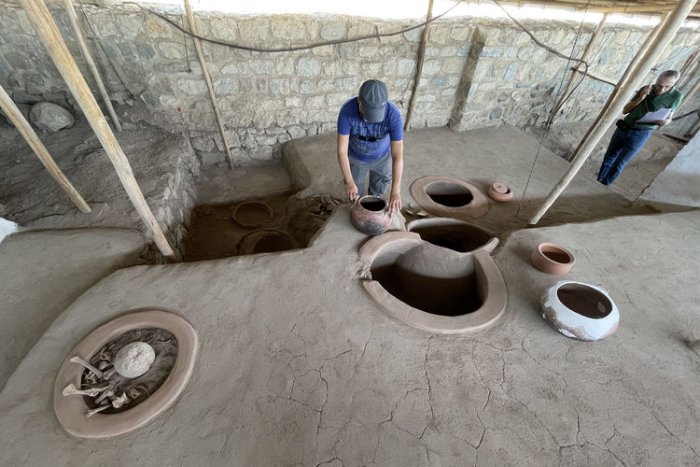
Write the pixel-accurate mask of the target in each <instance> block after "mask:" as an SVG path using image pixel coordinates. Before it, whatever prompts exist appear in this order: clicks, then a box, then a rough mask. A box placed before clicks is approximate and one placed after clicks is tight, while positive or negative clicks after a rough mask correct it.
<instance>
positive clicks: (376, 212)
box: [350, 196, 391, 235]
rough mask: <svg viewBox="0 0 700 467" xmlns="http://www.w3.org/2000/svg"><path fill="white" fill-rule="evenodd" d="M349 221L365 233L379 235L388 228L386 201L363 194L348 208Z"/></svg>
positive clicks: (388, 216) (389, 220) (389, 218)
mask: <svg viewBox="0 0 700 467" xmlns="http://www.w3.org/2000/svg"><path fill="white" fill-rule="evenodd" d="M350 221H351V222H352V225H353V227H355V228H356V229H357V230H359V231H360V232H362V233H363V234H365V235H379V234H382V233H384V232H386V229H387V228H389V225H390V224H391V216H390V215H389V211H388V210H387V204H386V201H384V200H383V199H381V198H379V197H377V196H363V197H362V198H358V199H356V200H355V202H354V203H353V205H352V207H351V208H350Z"/></svg>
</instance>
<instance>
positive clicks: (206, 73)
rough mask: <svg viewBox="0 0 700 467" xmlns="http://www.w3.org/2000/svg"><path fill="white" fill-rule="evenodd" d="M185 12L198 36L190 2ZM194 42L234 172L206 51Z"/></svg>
mask: <svg viewBox="0 0 700 467" xmlns="http://www.w3.org/2000/svg"><path fill="white" fill-rule="evenodd" d="M185 10H186V11H187V22H188V23H189V24H190V31H192V34H197V25H196V24H195V22H194V15H193V14H192V8H191V7H190V1H189V0H185ZM192 40H193V41H194V48H195V49H196V50H197V57H198V58H199V63H200V65H202V73H203V74H204V79H205V80H206V82H207V88H208V89H209V98H210V99H211V106H212V107H213V108H214V115H215V116H216V124H217V125H218V126H219V133H220V134H221V141H222V142H223V143H224V149H225V150H226V158H227V159H228V165H229V167H230V168H231V170H233V156H232V155H231V150H230V149H229V147H228V140H227V139H226V133H224V125H223V124H222V123H221V114H220V113H219V106H218V104H217V103H216V96H215V95H214V85H213V84H212V82H211V76H209V68H208V67H207V62H206V61H205V60H204V51H203V50H202V43H201V42H200V40H199V39H198V38H197V37H192Z"/></svg>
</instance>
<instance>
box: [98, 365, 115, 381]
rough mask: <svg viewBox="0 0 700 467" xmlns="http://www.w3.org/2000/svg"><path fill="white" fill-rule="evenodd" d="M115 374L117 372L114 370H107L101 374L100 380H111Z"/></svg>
mask: <svg viewBox="0 0 700 467" xmlns="http://www.w3.org/2000/svg"><path fill="white" fill-rule="evenodd" d="M116 372H117V370H115V369H114V368H110V369H109V370H106V371H105V372H104V373H103V375H102V379H105V380H108V379H111V378H112V376H114V374H115V373H116Z"/></svg>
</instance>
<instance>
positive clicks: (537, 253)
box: [530, 242, 576, 275]
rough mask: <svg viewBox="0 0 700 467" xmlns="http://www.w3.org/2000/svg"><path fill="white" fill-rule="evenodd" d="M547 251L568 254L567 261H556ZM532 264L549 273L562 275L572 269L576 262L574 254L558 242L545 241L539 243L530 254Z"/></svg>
mask: <svg viewBox="0 0 700 467" xmlns="http://www.w3.org/2000/svg"><path fill="white" fill-rule="evenodd" d="M546 253H559V254H563V255H566V256H567V258H568V260H567V261H566V262H561V261H555V260H553V259H551V258H550V257H548V256H547V254H546ZM530 260H531V261H532V264H533V265H534V266H535V267H536V268H537V269H539V270H540V271H542V272H545V273H547V274H555V275H562V274H566V273H567V272H569V271H571V268H573V267H574V264H575V263H576V258H575V257H574V255H573V254H572V253H571V252H570V251H569V250H567V249H566V248H564V247H563V246H561V245H558V244H556V243H549V242H544V243H540V244H539V245H537V248H535V249H534V250H533V251H532V255H531V256H530Z"/></svg>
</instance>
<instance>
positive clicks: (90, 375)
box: [85, 372, 98, 386]
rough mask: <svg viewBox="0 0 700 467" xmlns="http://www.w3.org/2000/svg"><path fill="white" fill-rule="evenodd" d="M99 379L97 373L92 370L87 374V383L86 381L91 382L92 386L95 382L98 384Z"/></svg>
mask: <svg viewBox="0 0 700 467" xmlns="http://www.w3.org/2000/svg"><path fill="white" fill-rule="evenodd" d="M97 379H98V378H97V376H96V375H95V373H92V372H90V373H88V374H87V375H85V383H86V384H89V385H91V386H92V385H93V384H97Z"/></svg>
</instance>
